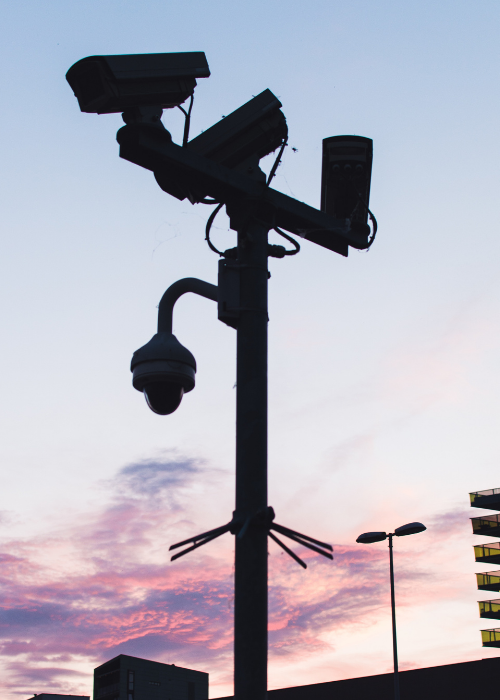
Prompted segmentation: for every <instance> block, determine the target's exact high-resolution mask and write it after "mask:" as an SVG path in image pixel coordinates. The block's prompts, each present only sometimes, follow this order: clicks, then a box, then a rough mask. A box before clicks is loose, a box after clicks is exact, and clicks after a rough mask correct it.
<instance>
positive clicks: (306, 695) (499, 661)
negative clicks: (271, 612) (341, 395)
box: [218, 657, 500, 700]
mask: <svg viewBox="0 0 500 700" xmlns="http://www.w3.org/2000/svg"><path fill="white" fill-rule="evenodd" d="M499 678H500V658H498V657H497V658H493V659H483V660H482V661H466V662H465V663H461V664H449V665H446V666H432V667H431V668H418V669H414V670H411V671H400V672H399V684H400V688H401V697H402V698H403V699H404V700H422V699H423V698H424V699H425V700H473V698H486V697H489V698H496V697H498V687H499V682H498V679H499ZM393 682H394V675H393V674H392V673H383V674H381V675H379V676H364V677H363V678H350V679H349V680H345V681H331V682H329V683H313V684H311V685H299V686H296V687H295V688H280V689H279V690H270V691H269V692H268V700H390V699H391V698H393V697H394V685H393ZM218 700H233V699H232V698H219V699H218Z"/></svg>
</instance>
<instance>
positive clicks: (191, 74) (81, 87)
mask: <svg viewBox="0 0 500 700" xmlns="http://www.w3.org/2000/svg"><path fill="white" fill-rule="evenodd" d="M209 76H210V69H209V67H208V63H207V59H206V57H205V54H204V52H203V51H192V52H186V53H151V54H124V55H118V56H88V57H87V58H83V59H82V60H80V61H78V62H77V63H75V64H74V65H73V66H71V68H70V69H69V71H68V72H67V73H66V80H67V81H68V83H69V84H70V86H71V88H72V89H73V92H74V93H75V96H76V97H77V99H78V103H79V105H80V109H81V111H82V112H90V113H94V114H110V113H112V112H124V111H125V110H126V109H129V108H131V107H139V106H142V105H155V106H158V107H161V108H162V109H168V108H171V107H177V106H178V105H180V104H182V103H183V102H185V101H186V100H187V99H188V97H191V95H192V94H193V92H194V88H195V87H196V78H208V77H209Z"/></svg>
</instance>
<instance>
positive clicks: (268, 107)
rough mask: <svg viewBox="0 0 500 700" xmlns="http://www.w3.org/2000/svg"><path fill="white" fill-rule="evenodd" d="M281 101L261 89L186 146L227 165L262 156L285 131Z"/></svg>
mask: <svg viewBox="0 0 500 700" xmlns="http://www.w3.org/2000/svg"><path fill="white" fill-rule="evenodd" d="M281 107H282V104H281V102H280V101H279V100H278V98H277V97H276V96H275V95H273V93H272V92H271V90H264V92H261V93H260V95H257V96H256V97H254V98H253V99H251V100H250V101H249V102H246V103H245V104H244V105H243V106H242V107H239V108H238V109H236V110H235V111H234V112H231V114H229V115H228V116H227V117H224V118H223V119H222V120H221V121H220V122H217V124H214V126H211V127H210V128H209V129H207V130H206V131H204V132H203V133H201V134H200V135H199V136H197V137H196V138H194V139H192V140H191V141H190V142H189V143H188V148H189V149H190V150H191V151H194V152H195V153H198V154H199V155H201V156H204V157H205V158H209V159H210V160H214V161H216V162H217V163H220V164H221V165H225V166H226V167H227V168H236V167H238V166H239V165H241V164H243V163H245V161H247V160H248V159H249V158H252V157H253V158H257V159H260V158H264V156H267V155H268V154H269V153H272V152H273V151H275V150H276V149H277V148H279V147H280V146H281V144H282V143H283V141H284V139H286V138H287V135H288V130H287V125H286V119H285V115H284V114H283V112H282V111H281V109H280V108H281Z"/></svg>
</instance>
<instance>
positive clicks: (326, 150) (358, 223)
mask: <svg viewBox="0 0 500 700" xmlns="http://www.w3.org/2000/svg"><path fill="white" fill-rule="evenodd" d="M372 160H373V141H372V139H369V138H366V137H364V136H331V137H330V138H327V139H323V168H322V178H321V211H324V212H326V213H327V214H330V215H331V216H334V217H336V218H338V219H350V221H351V227H352V228H353V230H356V229H360V230H362V229H364V228H366V229H368V231H369V226H368V207H369V201H370V183H371V176H372Z"/></svg>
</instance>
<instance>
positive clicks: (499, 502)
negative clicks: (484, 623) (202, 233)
mask: <svg viewBox="0 0 500 700" xmlns="http://www.w3.org/2000/svg"><path fill="white" fill-rule="evenodd" d="M469 497H470V504H471V506H472V507H473V508H486V509H487V510H495V511H497V512H496V513H494V514H493V515H480V516H477V517H475V518H471V522H472V532H473V533H474V535H486V536H487V537H500V515H499V514H498V511H500V489H488V490H487V491H473V492H472V493H470V494H469ZM474 556H475V558H476V561H477V562H480V563H485V564H494V565H498V564H500V542H486V543H484V544H478V545H474ZM499 574H500V571H499V570H498V569H497V571H485V572H483V573H480V574H476V578H477V587H478V589H479V590H482V591H495V592H497V593H498V592H500V576H499ZM479 617H484V618H487V619H489V620H500V598H492V599H490V600H480V601H479ZM481 637H482V640H483V647H500V628H499V627H493V628H492V629H487V630H481Z"/></svg>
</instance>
